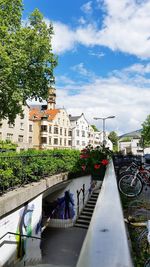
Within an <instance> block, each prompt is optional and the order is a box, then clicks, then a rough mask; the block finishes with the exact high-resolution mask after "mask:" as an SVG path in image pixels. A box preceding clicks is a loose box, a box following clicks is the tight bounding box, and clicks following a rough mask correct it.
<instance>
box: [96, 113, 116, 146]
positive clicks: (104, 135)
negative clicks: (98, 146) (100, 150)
mask: <svg viewBox="0 0 150 267" xmlns="http://www.w3.org/2000/svg"><path fill="white" fill-rule="evenodd" d="M113 118H115V116H108V117H105V118H103V117H102V118H101V117H100V118H93V119H94V120H102V121H103V147H105V141H106V140H105V137H106V133H105V121H106V120H107V119H113Z"/></svg>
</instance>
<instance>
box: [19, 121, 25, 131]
mask: <svg viewBox="0 0 150 267" xmlns="http://www.w3.org/2000/svg"><path fill="white" fill-rule="evenodd" d="M23 125H24V124H23V123H22V122H21V123H20V130H24V128H23Z"/></svg>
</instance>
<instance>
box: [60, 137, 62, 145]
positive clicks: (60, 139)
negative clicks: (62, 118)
mask: <svg viewBox="0 0 150 267" xmlns="http://www.w3.org/2000/svg"><path fill="white" fill-rule="evenodd" d="M60 146H62V138H60Z"/></svg>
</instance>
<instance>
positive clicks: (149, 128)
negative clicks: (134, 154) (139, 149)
mask: <svg viewBox="0 0 150 267" xmlns="http://www.w3.org/2000/svg"><path fill="white" fill-rule="evenodd" d="M141 136H142V141H143V146H144V147H147V146H150V115H148V116H147V118H146V120H145V121H144V122H143V124H142V131H141Z"/></svg>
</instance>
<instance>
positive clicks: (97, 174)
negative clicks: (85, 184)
mask: <svg viewBox="0 0 150 267" xmlns="http://www.w3.org/2000/svg"><path fill="white" fill-rule="evenodd" d="M105 172H106V165H102V164H101V166H100V168H98V169H95V168H93V169H92V170H91V176H92V180H97V181H103V179H104V176H105Z"/></svg>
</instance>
